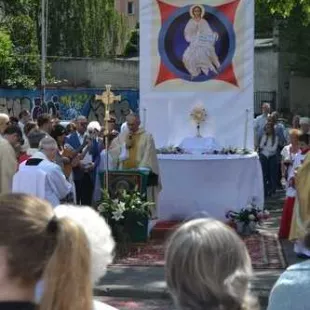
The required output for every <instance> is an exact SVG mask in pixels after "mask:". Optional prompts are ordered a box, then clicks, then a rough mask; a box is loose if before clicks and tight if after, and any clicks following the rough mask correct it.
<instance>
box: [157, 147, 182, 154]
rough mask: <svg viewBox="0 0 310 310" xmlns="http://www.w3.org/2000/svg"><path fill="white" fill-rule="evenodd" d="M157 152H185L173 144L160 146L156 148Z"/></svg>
mask: <svg viewBox="0 0 310 310" xmlns="http://www.w3.org/2000/svg"><path fill="white" fill-rule="evenodd" d="M156 152H157V154H175V155H177V154H187V153H186V152H185V151H184V150H183V149H182V148H180V147H175V146H172V145H171V146H168V147H162V148H160V149H157V150H156Z"/></svg>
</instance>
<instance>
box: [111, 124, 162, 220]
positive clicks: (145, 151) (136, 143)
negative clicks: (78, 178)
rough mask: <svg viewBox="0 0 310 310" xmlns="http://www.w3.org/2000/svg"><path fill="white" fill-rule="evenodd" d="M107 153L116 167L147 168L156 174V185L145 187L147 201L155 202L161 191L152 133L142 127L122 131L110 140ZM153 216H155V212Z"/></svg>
mask: <svg viewBox="0 0 310 310" xmlns="http://www.w3.org/2000/svg"><path fill="white" fill-rule="evenodd" d="M130 135H131V138H130ZM124 150H125V153H127V154H126V156H123V153H124ZM109 153H110V155H111V156H112V159H113V162H114V166H116V167H117V168H118V169H139V168H148V169H150V170H151V171H152V172H153V173H155V174H156V175H157V176H158V184H157V186H149V187H148V189H147V199H148V201H152V202H155V204H156V203H157V199H158V194H159V192H160V191H161V181H160V175H159V165H158V159H157V153H156V148H155V143H154V139H153V137H152V135H151V134H149V133H147V132H146V131H145V130H144V129H142V128H140V129H139V130H138V131H137V132H135V133H128V132H124V133H122V134H120V135H119V136H118V137H116V138H115V139H114V140H113V141H112V143H111V146H110V150H109ZM154 212H156V210H154ZM153 216H154V217H156V214H153Z"/></svg>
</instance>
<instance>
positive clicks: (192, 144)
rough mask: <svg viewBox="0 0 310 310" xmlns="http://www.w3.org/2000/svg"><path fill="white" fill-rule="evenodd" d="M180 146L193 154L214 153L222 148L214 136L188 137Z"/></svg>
mask: <svg viewBox="0 0 310 310" xmlns="http://www.w3.org/2000/svg"><path fill="white" fill-rule="evenodd" d="M179 147H180V148H181V149H183V150H185V152H187V153H191V154H202V153H213V151H220V150H221V147H220V146H219V144H218V143H217V142H216V141H215V139H214V138H213V137H187V138H185V139H184V140H183V141H182V143H181V144H180V146H179Z"/></svg>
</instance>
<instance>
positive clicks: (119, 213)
mask: <svg viewBox="0 0 310 310" xmlns="http://www.w3.org/2000/svg"><path fill="white" fill-rule="evenodd" d="M112 214H113V215H112V219H113V220H115V221H116V222H118V221H119V220H121V219H123V218H124V216H123V211H122V210H116V211H113V212H112Z"/></svg>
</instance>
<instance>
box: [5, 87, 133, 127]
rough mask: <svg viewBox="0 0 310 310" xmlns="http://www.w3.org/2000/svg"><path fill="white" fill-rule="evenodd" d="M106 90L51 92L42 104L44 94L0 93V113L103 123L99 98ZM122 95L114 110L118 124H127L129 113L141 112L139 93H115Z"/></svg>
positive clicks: (55, 90)
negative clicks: (41, 115) (49, 115)
mask: <svg viewBox="0 0 310 310" xmlns="http://www.w3.org/2000/svg"><path fill="white" fill-rule="evenodd" d="M103 91H104V89H93V88H91V89H90V88H88V89H48V90H46V92H45V100H44V101H43V102H42V99H41V91H40V90H8V89H0V113H7V114H8V115H10V116H15V117H18V114H19V112H20V111H21V110H22V109H27V110H29V111H31V114H32V116H33V118H34V119H36V118H37V117H38V116H39V115H40V114H42V113H49V114H52V115H54V116H57V117H59V118H60V119H63V120H72V119H74V118H76V117H77V116H78V115H84V116H86V117H87V118H88V119H89V121H92V120H98V121H99V122H100V123H103V119H104V113H105V111H104V105H103V104H102V103H101V102H99V101H96V100H95V95H98V94H101V93H102V92H103ZM112 91H113V92H114V94H115V95H121V98H122V99H121V101H120V102H116V103H113V104H112V105H111V108H110V110H111V111H113V112H114V113H115V115H116V118H117V123H118V124H121V123H123V122H124V118H125V115H126V114H127V112H128V110H129V109H130V110H132V111H134V112H137V111H138V109H139V91H138V90H117V89H115V90H112Z"/></svg>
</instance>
